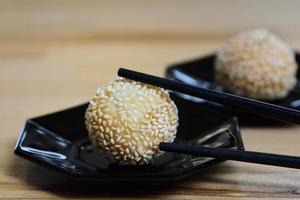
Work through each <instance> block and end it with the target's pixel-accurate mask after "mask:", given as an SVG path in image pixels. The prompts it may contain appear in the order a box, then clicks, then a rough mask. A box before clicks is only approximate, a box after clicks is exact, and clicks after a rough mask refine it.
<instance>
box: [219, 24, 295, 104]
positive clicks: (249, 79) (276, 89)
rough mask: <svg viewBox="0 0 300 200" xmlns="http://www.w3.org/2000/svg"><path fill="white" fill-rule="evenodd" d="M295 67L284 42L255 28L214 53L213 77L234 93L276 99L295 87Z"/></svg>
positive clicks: (293, 59) (293, 58) (291, 53)
mask: <svg viewBox="0 0 300 200" xmlns="http://www.w3.org/2000/svg"><path fill="white" fill-rule="evenodd" d="M297 68H298V66H297V63H296V61H295V56H294V53H293V51H292V50H291V49H290V47H289V46H288V45H287V44H285V43H284V42H283V41H281V40H280V39H279V38H278V37H277V36H275V35H274V34H272V33H270V32H269V31H267V30H265V29H255V30H252V31H247V32H242V33H239V34H237V35H236V36H234V37H232V38H231V39H230V40H228V41H227V42H226V43H225V44H224V46H223V47H222V49H220V51H219V52H218V53H217V58H216V62H215V75H216V76H215V79H216V81H217V82H219V83H220V84H221V85H222V86H223V87H224V88H225V89H226V90H228V91H229V92H232V93H235V94H237V95H242V96H246V97H250V98H254V99H260V100H275V99H280V98H284V97H286V96H287V94H288V92H289V91H290V90H291V89H292V88H293V87H294V86H295V83H296V72H297Z"/></svg>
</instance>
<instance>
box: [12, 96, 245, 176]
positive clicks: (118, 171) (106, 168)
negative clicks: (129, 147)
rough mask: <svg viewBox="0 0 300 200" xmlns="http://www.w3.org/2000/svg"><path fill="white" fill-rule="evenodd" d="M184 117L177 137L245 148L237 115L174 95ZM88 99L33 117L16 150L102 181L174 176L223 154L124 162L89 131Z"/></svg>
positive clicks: (168, 155) (169, 155) (213, 161)
mask: <svg viewBox="0 0 300 200" xmlns="http://www.w3.org/2000/svg"><path fill="white" fill-rule="evenodd" d="M172 99H173V100H174V101H175V103H176V105H177V107H178V110H179V118H180V122H179V123H180V126H179V128H178V134H177V138H176V142H178V143H189V144H194V145H205V146H210V147H221V148H230V149H244V146H243V142H242V139H241V135H240V131H239V125H238V122H237V119H236V118H235V117H233V116H232V115H229V114H225V113H223V112H220V111H218V110H216V109H215V108H213V107H211V106H210V105H204V104H201V105H199V104H197V103H191V102H188V101H186V100H183V99H180V98H178V97H176V96H172ZM86 108H87V104H83V105H80V106H77V107H73V108H70V109H67V110H63V111H60V112H56V113H53V114H48V115H45V116H41V117H37V118H33V119H29V120H27V121H26V123H25V126H24V129H23V130H22V131H21V133H20V137H19V139H18V141H17V144H16V148H15V153H16V154H17V155H19V156H22V157H24V158H26V159H29V160H32V161H35V162H38V163H40V164H44V165H46V166H49V167H52V168H54V169H57V170H60V171H62V172H65V173H67V174H69V175H72V176H73V177H75V178H77V179H80V180H81V179H84V180H94V181H95V180H96V181H170V180H178V179H181V178H183V177H186V176H188V175H191V174H194V173H196V172H199V171H202V170H204V169H206V168H208V167H209V166H211V165H215V164H217V163H219V162H222V160H216V159H214V158H207V157H200V156H190V155H183V154H175V153H165V154H164V155H162V156H161V157H159V158H157V159H155V160H153V162H152V163H151V164H149V165H145V166H118V165H116V164H114V163H112V162H111V160H110V158H108V157H106V156H104V155H101V154H98V153H95V152H94V151H93V148H92V146H91V143H90V141H89V140H88V137H87V131H86V129H85V125H84V113H85V110H86Z"/></svg>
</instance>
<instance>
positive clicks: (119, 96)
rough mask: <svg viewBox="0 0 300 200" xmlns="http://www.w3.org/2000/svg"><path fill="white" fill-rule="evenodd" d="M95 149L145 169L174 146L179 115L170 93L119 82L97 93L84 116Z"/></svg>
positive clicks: (153, 87)
mask: <svg viewBox="0 0 300 200" xmlns="http://www.w3.org/2000/svg"><path fill="white" fill-rule="evenodd" d="M85 123H86V127H87V130H88V133H89V138H90V140H91V141H92V144H93V147H94V148H95V149H96V150H97V151H98V152H100V153H104V154H105V155H108V156H110V157H111V159H112V160H113V161H114V162H116V163H118V164H124V165H125V164H132V165H142V164H147V163H149V162H150V161H151V160H152V159H153V158H155V157H158V156H159V155H161V154H162V152H160V151H159V149H158V145H159V143H160V142H173V141H174V139H175V136H176V132H177V126H178V111H177V107H176V105H175V104H174V102H173V101H172V100H171V98H170V96H169V93H168V91H166V90H164V89H161V88H159V87H155V86H151V85H148V84H143V83H140V82H136V81H132V80H129V79H124V78H118V79H117V80H114V81H112V82H110V83H109V84H108V85H106V86H103V87H101V88H99V89H98V91H97V93H96V95H95V96H94V97H93V98H92V100H91V101H90V104H89V106H88V108H87V110H86V113H85Z"/></svg>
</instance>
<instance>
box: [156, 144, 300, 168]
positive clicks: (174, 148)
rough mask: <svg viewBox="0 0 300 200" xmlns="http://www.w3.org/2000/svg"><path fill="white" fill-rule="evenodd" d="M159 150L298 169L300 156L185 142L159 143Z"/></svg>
mask: <svg viewBox="0 0 300 200" xmlns="http://www.w3.org/2000/svg"><path fill="white" fill-rule="evenodd" d="M159 149H160V150H161V151H167V152H175V153H183V154H192V155H200V156H206V157H213V158H217V159H222V160H235V161H241V162H248V163H258V164H264V165H272V166H280V167H288V168H296V169H300V157H296V156H285V155H279V154H271V153H262V152H254V151H242V150H233V149H223V148H212V147H200V146H193V145H187V144H176V143H165V142H162V143H160V144H159Z"/></svg>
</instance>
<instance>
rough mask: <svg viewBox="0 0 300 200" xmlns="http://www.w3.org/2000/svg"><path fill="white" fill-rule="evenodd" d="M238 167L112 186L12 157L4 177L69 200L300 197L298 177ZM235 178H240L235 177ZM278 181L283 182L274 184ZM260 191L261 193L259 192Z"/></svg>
mask: <svg viewBox="0 0 300 200" xmlns="http://www.w3.org/2000/svg"><path fill="white" fill-rule="evenodd" d="M235 166H236V165H232V164H231V163H229V162H228V163H227V162H225V163H222V164H219V165H216V166H212V167H211V168H209V169H207V170H206V171H204V172H203V173H199V174H198V175H195V176H192V177H189V178H186V179H184V180H181V181H176V182H112V183H109V182H89V181H78V180H76V179H74V178H72V177H70V176H68V175H65V174H63V173H61V172H57V171H55V170H53V169H49V168H46V167H42V166H39V165H37V164H35V163H31V162H29V161H26V160H24V159H21V158H19V157H17V156H12V159H11V161H10V163H8V168H7V169H5V174H7V175H9V176H13V177H15V178H17V179H20V180H22V181H23V182H25V183H26V184H29V185H31V186H33V187H34V188H36V189H37V190H43V191H47V192H49V193H52V194H54V195H58V196H61V197H67V198H75V197H77V198H78V197H79V198H80V197H121V198H130V197H135V198H151V199H152V198H155V197H157V196H160V195H205V196H228V197H231V196H232V195H233V194H238V193H242V194H243V195H246V196H248V197H264V196H268V195H271V196H273V195H275V196H276V195H279V196H281V197H294V196H295V195H299V194H300V188H299V187H298V186H299V184H295V183H296V182H295V181H298V178H299V176H295V177H294V175H296V174H294V175H293V173H292V174H289V173H287V174H286V175H283V174H282V173H281V172H282V171H281V170H280V171H273V172H270V173H268V171H267V170H268V169H266V170H263V168H258V169H256V168H255V167H254V168H252V167H249V166H248V167H247V166H246V168H247V169H246V171H245V168H241V167H240V165H237V166H238V167H235ZM260 169H261V170H260ZM236 174H237V175H238V177H237V176H235V175H236ZM273 176H275V177H273ZM251 177H252V178H251ZM263 177H264V178H263ZM276 177H277V178H279V179H281V181H276V182H274V181H272V180H273V179H274V178H275V179H276ZM293 177H294V178H293ZM297 177H298V178H297ZM258 179H259V180H258ZM295 179H297V180H295ZM282 181H283V182H282ZM289 181H292V183H289ZM296 185H297V186H296ZM257 189H259V190H260V191H257Z"/></svg>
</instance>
